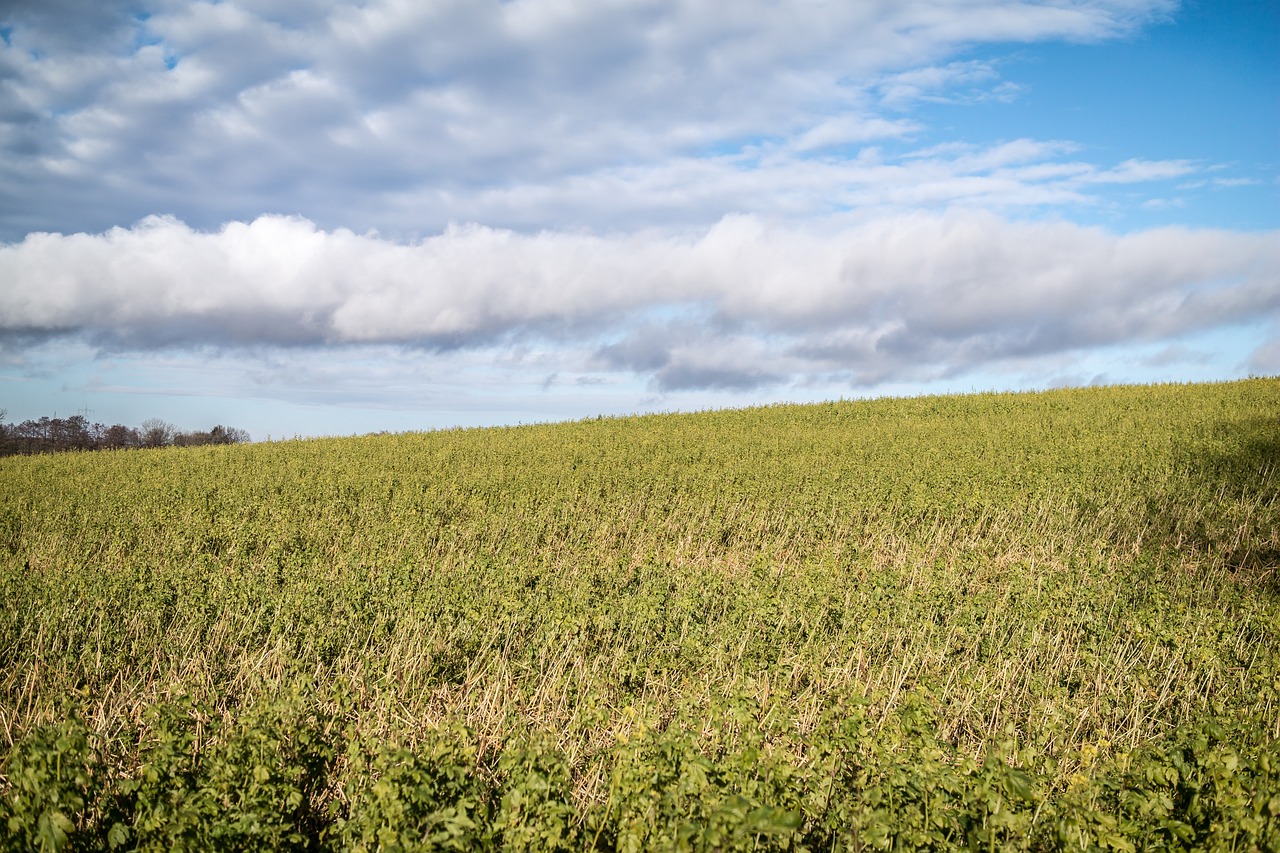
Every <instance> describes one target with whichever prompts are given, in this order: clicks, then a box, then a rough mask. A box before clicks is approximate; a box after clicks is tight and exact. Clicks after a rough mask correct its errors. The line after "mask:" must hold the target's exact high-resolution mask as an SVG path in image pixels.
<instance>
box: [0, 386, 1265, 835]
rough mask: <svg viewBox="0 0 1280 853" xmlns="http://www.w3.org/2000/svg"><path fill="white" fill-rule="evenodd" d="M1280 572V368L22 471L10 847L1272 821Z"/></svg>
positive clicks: (6, 688)
mask: <svg viewBox="0 0 1280 853" xmlns="http://www.w3.org/2000/svg"><path fill="white" fill-rule="evenodd" d="M1278 570H1280V380H1276V379H1256V380H1249V381H1244V382H1236V383H1224V384H1216V385H1194V386H1153V387H1132V388H1106V389H1087V390H1074V391H1056V392H1048V393H1041V394H1003V395H1002V394H984V395H971V396H964V397H932V398H919V399H910V400H883V401H870V402H841V403H830V404H821V405H813V406H775V407H768V408H764V409H755V410H747V411H735V412H708V413H702V414H696V415H663V416H646V417H637V418H621V419H601V420H591V421H583V422H579V423H571V424H557V425H539V426H528V427H520V428H509V429H498V430H461V431H448V432H435V433H422V434H405V435H387V436H370V437H365V438H353V439H326V440H315V441H294V442H281V443H274V444H261V445H241V446H233V447H208V448H175V449H167V450H156V451H147V452H109V453H96V454H66V455H59V456H46V457H29V458H18V459H3V460H0V602H3V606H0V810H2V811H0V815H2V819H0V835H4V833H5V831H6V827H7V832H8V835H7V836H6V837H7V838H8V839H11V841H10V842H9V843H10V847H11V848H12V849H116V848H119V849H160V848H164V849H262V848H264V847H292V848H296V849H311V848H315V849H370V850H372V849H388V850H391V849H437V848H439V849H449V848H450V845H452V846H453V848H454V849H470V848H474V847H481V848H483V847H490V848H520V849H601V850H618V849H636V850H638V849H691V850H692V849H700V850H713V849H726V850H728V849H757V848H758V849H814V850H819V849H821V850H831V849H837V850H855V849H863V848H874V849H889V848H897V849H915V848H934V849H950V848H964V849H978V848H984V849H994V848H1015V849H1116V850H1125V849H1202V848H1217V849H1237V850H1249V849H1257V850H1266V849H1275V846H1276V844H1277V832H1278V831H1280V830H1278V829H1277V827H1280V813H1278V811H1280V757H1277V742H1280V710H1278V708H1280V571H1278ZM0 849H3V848H0Z"/></svg>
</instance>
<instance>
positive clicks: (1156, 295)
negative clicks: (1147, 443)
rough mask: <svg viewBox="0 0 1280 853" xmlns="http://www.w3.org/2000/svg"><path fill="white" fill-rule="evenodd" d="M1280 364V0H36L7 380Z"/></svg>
mask: <svg viewBox="0 0 1280 853" xmlns="http://www.w3.org/2000/svg"><path fill="white" fill-rule="evenodd" d="M1277 374H1280V4H1276V3H1275V2H1274V0H1215V2H1207V0H1185V2H1175V0H1037V2H1030V1H1029V0H842V1H841V0H735V2H733V3H719V2H710V0H591V2H587V0H364V2H328V0H275V1H274V2H272V0H221V2H191V0H0V409H3V410H5V412H6V413H7V418H6V419H7V421H8V422H17V421H21V420H25V419H27V418H37V417H40V416H42V415H49V416H59V417H65V416H70V415H73V414H84V415H85V416H87V417H88V419H89V420H90V421H96V422H101V423H105V424H112V423H124V424H126V425H138V424H140V423H141V422H142V421H143V420H146V419H149V418H159V419H161V420H164V421H168V422H170V423H173V424H175V425H176V426H178V427H179V428H181V429H208V428H209V427H211V426H212V425H214V424H224V425H231V426H235V427H238V428H241V429H246V430H248V431H249V432H250V433H251V434H252V436H253V438H254V439H255V440H265V439H271V438H287V437H293V436H321V435H350V434H355V433H365V432H373V431H380V430H389V431H406V430H427V429H439V428H449V427H455V426H484V425H494V424H519V423H532V422H545V421H562V420H576V419H580V418H587V417H594V416H597V415H623V414H630V413H639V412H657V411H660V412H667V411H694V410H704V409H718V408H726V407H739V406H751V405H763V404H769V403H775V402H788V401H790V402H806V401H817V400H836V399H856V398H865V397H880V396H902V395H915V394H924V393H967V392H970V391H986V390H1000V391H1004V390H1034V389H1041V388H1051V387H1064V386H1086V385H1092V384H1115V383H1134V382H1138V383H1146V382H1188V381H1220V380H1230V379H1235V378H1240V377H1245V376H1272V375H1277Z"/></svg>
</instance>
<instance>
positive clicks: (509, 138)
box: [0, 0, 1174, 239]
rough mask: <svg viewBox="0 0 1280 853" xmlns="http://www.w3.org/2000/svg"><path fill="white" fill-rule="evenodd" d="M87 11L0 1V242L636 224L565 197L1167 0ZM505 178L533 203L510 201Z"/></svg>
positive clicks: (1149, 14)
mask: <svg viewBox="0 0 1280 853" xmlns="http://www.w3.org/2000/svg"><path fill="white" fill-rule="evenodd" d="M79 5H82V4H67V3H52V4H43V5H42V4H38V3H31V2H26V0H23V2H16V0H15V2H13V3H10V4H6V8H5V9H4V10H3V11H0V26H4V27H6V28H7V30H8V32H9V36H8V41H7V43H4V44H0V78H4V83H3V86H4V91H3V92H0V103H4V102H6V101H8V102H10V103H11V104H13V105H15V109H16V112H15V113H14V114H13V116H12V117H11V118H9V119H4V118H0V122H7V127H6V132H5V133H0V146H3V147H0V239H15V238H18V237H20V236H22V235H23V234H25V233H28V232H29V231H32V230H65V229H68V228H69V229H71V230H77V229H85V230H95V231H96V230H101V229H103V228H106V227H109V226H111V225H117V224H125V223H129V222H133V221H136V220H138V219H140V218H142V217H143V216H146V215H149V214H154V213H157V212H171V213H174V214H175V215H178V216H180V217H182V218H183V219H184V220H185V221H188V222H192V223H194V224H196V225H199V226H201V227H213V226H215V225H217V224H218V223H220V222H223V221H227V220H230V219H251V218H253V217H254V216H257V215H258V214H259V213H262V212H264V211H278V212H284V213H298V214H301V215H305V216H308V217H309V218H311V219H312V220H313V221H317V222H321V223H322V224H324V225H325V226H326V227H333V226H338V225H349V226H354V227H356V228H357V229H359V230H364V229H365V228H368V227H379V228H382V229H385V230H394V231H397V232H400V233H415V232H417V233H421V232H422V231H424V230H426V231H431V230H436V229H438V228H440V227H442V226H443V224H444V223H446V222H448V221H451V220H459V219H477V220H481V221H486V222H489V223H491V224H506V225H510V226H513V227H519V228H534V229H536V228H539V227H566V226H567V227H577V226H580V225H583V224H590V225H591V226H592V227H603V228H606V229H607V228H611V227H620V228H633V227H636V226H638V225H643V224H646V223H645V218H646V217H647V218H648V221H649V222H653V221H661V220H662V219H663V217H664V216H665V214H666V212H667V208H666V207H664V206H662V205H659V206H657V207H653V208H648V209H643V210H642V209H640V208H639V207H638V206H633V208H632V211H631V214H630V215H629V216H628V215H626V213H625V212H624V214H622V215H620V216H618V217H617V218H614V217H613V216H611V215H610V213H609V206H610V204H611V202H612V201H613V199H611V198H608V197H599V196H590V197H586V198H583V197H581V195H580V194H579V193H580V191H581V190H582V189H583V188H584V187H590V186H598V187H600V188H601V189H604V190H606V191H607V190H608V189H609V188H610V186H611V181H610V180H609V177H610V176H613V175H617V174H620V173H644V172H650V171H651V172H653V174H654V175H655V176H656V177H655V180H660V179H661V175H662V174H663V172H664V170H667V169H669V168H671V164H672V163H678V162H679V161H681V160H683V159H695V160H702V159H706V158H708V157H710V158H711V159H712V162H713V165H715V164H714V158H715V157H716V156H718V155H717V154H716V153H715V152H718V151H732V150H738V149H740V148H742V147H743V146H744V145H746V146H749V145H750V144H752V143H753V140H757V141H758V140H765V141H772V142H773V143H775V148H774V150H775V151H790V152H793V153H794V152H810V153H813V152H819V153H821V152H822V151H825V150H828V149H830V148H831V147H832V146H842V145H850V144H860V143H864V142H866V141H868V140H879V139H901V138H903V137H909V136H910V135H911V134H912V133H914V132H916V131H917V130H919V129H920V125H919V123H918V122H917V121H916V120H914V119H912V118H904V117H902V116H900V115H899V116H886V115H883V114H881V111H880V110H881V107H882V106H883V102H880V103H878V102H877V94H876V92H877V91H878V90H877V89H876V87H877V86H878V85H879V86H881V87H884V86H890V87H892V86H897V87H898V88H897V89H894V91H899V92H900V94H898V95H886V96H885V97H888V98H889V100H891V101H893V100H895V99H896V100H897V101H898V102H899V106H901V105H903V104H905V102H906V101H907V100H910V97H924V96H926V95H927V96H928V97H931V98H944V99H945V98H948V97H956V98H959V99H972V98H973V97H976V96H977V95H976V94H975V93H978V94H981V93H986V94H985V95H982V96H983V97H988V96H989V97H1005V96H1007V95H1008V94H1009V93H1010V91H1011V87H1012V86H1014V85H1015V84H1010V83H1009V82H1008V81H1001V80H1000V79H999V75H998V73H997V71H996V67H995V66H994V65H993V64H991V63H990V62H981V61H961V62H954V61H948V60H950V56H951V54H953V53H954V52H956V51H958V50H962V49H965V48H967V47H969V46H972V45H974V44H977V43H982V42H990V43H995V42H1005V41H1034V40H1042V39H1053V38H1067V39H1081V40H1097V39H1103V38H1109V37H1113V36H1116V35H1122V34H1126V33H1128V32H1131V31H1132V30H1133V29H1135V28H1136V27H1138V26H1141V25H1143V24H1144V23H1147V22H1149V21H1151V20H1153V19H1155V18H1158V17H1159V16H1161V15H1164V14H1166V13H1167V12H1168V11H1169V9H1170V8H1171V7H1172V5H1174V4H1172V3H1171V2H1169V0H1064V2H1060V3H1054V4H1048V5H1046V4H1041V3H1033V2H1007V0H939V2H930V3H896V2H893V3H891V2H863V3H826V2H817V0H792V1H791V2H786V3H774V2H766V1H765V0H743V2H736V3H734V4H733V6H732V9H726V8H725V7H724V6H723V4H719V5H717V4H709V3H706V2H705V1H704V0H610V2H600V3H565V2H562V0H519V2H514V3H503V2H498V0H466V2H462V0H445V2H437V3H429V4H424V3H410V2H404V0H375V2H369V3H362V4H355V3H338V4H327V3H312V2H293V3H272V4H262V3H257V2H251V0H224V2H220V3H207V2H179V0H152V2H143V3H140V4H132V3H131V4H113V3H109V2H108V3H103V4H94V9H93V11H92V12H85V11H84V10H83V9H78V6H79ZM63 6H68V8H62V7H63ZM71 7H76V8H77V10H78V11H75V12H72V11H71ZM59 9H60V10H61V12H59ZM51 10H52V11H51ZM141 10H146V12H147V13H149V14H140V13H139V12H140V11H141ZM82 19H83V20H86V21H89V23H88V24H85V25H84V26H80V24H79V23H78V22H80V21H81V20H82ZM68 21H70V23H68ZM64 30H65V31H64ZM877 81H879V82H877ZM885 81H896V83H887V82H885ZM904 87H905V88H904ZM908 89H909V90H910V91H912V92H915V93H916V94H915V95H913V96H910V97H909V96H908V94H905V93H906V92H907V90H908ZM886 91H887V90H886ZM1002 93H1003V94H1002ZM881 95H884V92H881ZM708 152H712V153H710V154H708ZM796 168H797V174H798V175H799V176H803V173H804V167H803V165H802V164H801V165H799V166H797V167H796ZM1100 174H1102V173H1100ZM728 190H729V191H730V192H729V195H728V196H726V197H724V198H720V197H716V196H715V191H716V188H715V186H714V184H713V186H711V187H708V188H703V189H700V190H699V191H698V193H697V194H699V195H701V196H702V197H703V198H704V199H705V202H704V204H703V205H702V207H700V209H699V216H700V218H699V219H698V220H697V221H698V222H699V223H700V224H704V225H705V224H707V223H709V222H713V221H715V220H716V219H718V218H719V217H721V216H723V215H725V214H726V213H730V212H735V211H738V212H742V211H749V210H755V209H758V208H749V207H743V206H742V205H741V204H740V201H741V197H740V196H739V195H736V194H734V193H733V192H732V187H729V188H728ZM507 193H515V194H523V197H524V198H525V199H526V200H528V199H531V198H534V197H537V198H538V199H540V201H539V205H540V206H539V207H538V208H536V209H533V210H527V211H519V210H517V211H516V212H515V213H513V214H512V215H506V211H505V210H504V208H503V204H505V203H507V202H508V201H511V199H507V198H504V194H507ZM486 194H489V195H491V196H492V199H491V203H488V204H486V203H484V201H483V197H484V196H485V195H486ZM774 201H779V203H781V204H783V205H784V206H787V205H788V204H789V203H790V204H793V205H798V206H797V207H795V208H794V210H795V212H796V214H797V215H801V214H804V213H810V212H815V207H814V204H813V203H812V202H807V203H806V202H804V201H803V200H801V199H795V198H793V199H789V200H788V199H781V200H778V199H776V198H766V199H764V200H763V201H762V202H761V205H762V207H761V208H759V209H763V206H764V205H766V204H768V203H772V202H774ZM388 211H391V212H390V213H388ZM821 211H822V206H821V205H819V206H818V208H817V211H816V212H821Z"/></svg>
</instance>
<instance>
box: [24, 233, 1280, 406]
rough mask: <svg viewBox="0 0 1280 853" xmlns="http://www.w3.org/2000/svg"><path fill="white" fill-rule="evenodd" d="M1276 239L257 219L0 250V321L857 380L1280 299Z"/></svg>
mask: <svg viewBox="0 0 1280 853" xmlns="http://www.w3.org/2000/svg"><path fill="white" fill-rule="evenodd" d="M1278 237H1280V235H1277V234H1276V233H1237V232H1228V231H1218V230H1208V229H1204V230H1192V229H1185V228H1162V229H1155V230H1149V231H1144V232H1138V233H1133V234H1127V235H1115V234H1112V233H1109V232H1107V231H1105V230H1101V229H1097V228H1086V227H1082V226H1079V225H1074V224H1070V223H1066V222H1018V221H1012V220H1008V219H1005V218H1002V217H1000V216H998V215H996V214H993V213H990V212H984V211H980V210H968V209H957V210H952V211H948V212H946V213H941V214H932V213H916V214H909V215H900V216H892V217H885V218H881V219H876V220H874V221H869V222H864V223H860V224H855V225H845V226H837V227H832V228H829V229H827V230H826V231H821V230H817V229H814V228H812V227H809V228H803V229H802V228H798V227H795V226H791V225H788V224H785V223H770V222H767V221H765V220H762V219H761V218H759V217H755V216H729V217H725V218H724V219H722V220H720V221H719V222H717V223H716V224H715V225H713V226H712V227H710V228H708V229H706V230H704V231H701V232H699V233H695V234H688V235H672V234H670V233H663V232H656V231H653V232H645V231H641V232H633V233H627V234H621V235H613V236H608V235H594V234H588V233H570V232H552V231H547V232H541V233H536V234H521V233H517V232H513V231H510V230H502V229H495V228H489V227H483V226H478V225H461V226H455V227H450V228H449V229H448V230H446V231H444V232H443V233H441V234H438V235H436V236H432V237H429V238H426V239H422V240H417V241H413V242H393V241H390V240H386V239H382V238H379V237H378V236H377V235H375V234H356V233H354V232H351V231H348V230H343V229H336V230H323V229H320V228H318V227H317V226H316V225H315V224H314V223H312V222H310V221H307V220H305V219H301V218H297V217H280V216H263V217H259V218H257V219H255V220H253V221H251V222H234V223H230V224H228V225H226V226H224V227H222V228H221V229H220V230H217V231H213V232H202V231H198V230H195V229H192V228H191V227H189V226H188V225H186V224H184V223H182V222H180V221H177V220H175V219H172V218H150V219H147V220H145V221H143V222H141V223H139V224H137V225H136V226H134V227H132V228H128V229H123V228H115V229H111V230H109V231H107V232H104V233H100V234H72V235H61V234H47V233H41V234H32V235H29V236H28V237H26V238H25V239H24V240H23V241H21V242H19V243H15V244H10V245H6V246H3V247H0V282H3V284H0V330H3V334H4V335H7V336H9V337H10V338H15V337H22V336H26V337H30V336H59V335H67V336H80V337H85V338H88V339H89V340H92V341H94V342H96V344H97V345H98V346H99V347H102V348H104V349H107V350H110V349H129V350H146V349H149V348H165V347H187V346H191V345H208V346H213V347H255V346H267V347H320V346H325V347H328V346H333V345H359V344H391V345H397V346H408V347H413V348H423V349H427V350H435V351H443V350H486V351H495V350H496V351H502V350H510V349H512V348H515V347H519V346H527V345H529V344H531V343H534V344H545V343H551V344H554V345H555V346H557V347H560V348H564V349H567V350H570V351H574V352H579V353H581V364H580V365H579V369H580V370H583V371H591V370H595V371H599V372H602V373H608V372H624V373H629V374H634V375H636V376H641V377H647V378H648V379H649V381H650V382H651V383H652V385H653V386H654V387H655V388H657V389H658V390H660V391H668V390H686V389H695V388H747V387H758V386H762V385H769V384H777V383H783V382H804V381H824V382H831V381H843V382H847V383H849V384H851V385H872V384H876V383H881V382H887V381H908V380H913V379H929V378H936V377H939V376H945V375H954V374H957V373H962V372H964V371H966V370H972V369H975V368H979V367H982V366H989V365H993V364H999V363H1000V362H1001V361H1003V360H1007V359H1016V358H1025V357H1031V356H1039V355H1045V354H1053V353H1067V352H1071V351H1073V350H1077V349H1082V348H1087V347H1097V346H1106V345H1110V344H1117V343H1124V342H1128V343H1132V342H1135V341H1141V342H1159V341H1166V340H1173V339H1174V338H1176V337H1178V336H1180V335H1184V334H1186V333H1191V332H1201V331H1206V330H1212V329H1219V328H1223V327H1230V326H1232V325H1234V324H1242V323H1248V322H1252V321H1256V320H1257V319H1258V318H1259V317H1268V316H1271V317H1274V316H1276V315H1277V314H1280V273H1278V272H1277V271H1280V239H1278Z"/></svg>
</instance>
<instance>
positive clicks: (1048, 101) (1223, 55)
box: [913, 0, 1280, 229]
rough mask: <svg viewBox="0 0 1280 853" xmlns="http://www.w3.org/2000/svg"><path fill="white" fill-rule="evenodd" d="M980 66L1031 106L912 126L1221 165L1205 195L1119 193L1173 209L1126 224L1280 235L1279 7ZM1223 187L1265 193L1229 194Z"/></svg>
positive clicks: (1258, 5)
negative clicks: (1279, 231) (991, 68)
mask: <svg viewBox="0 0 1280 853" xmlns="http://www.w3.org/2000/svg"><path fill="white" fill-rule="evenodd" d="M977 55H978V57H979V58H982V59H994V60H995V61H996V63H997V66H996V67H997V69H998V70H999V71H1000V73H1001V75H1002V77H1003V78H1004V79H1005V80H1008V81H1010V82H1013V83H1015V84H1017V85H1018V86H1020V87H1021V89H1022V91H1021V94H1020V96H1019V97H1018V98H1017V99H1015V100H1014V101H1013V102H1012V103H1002V102H999V101H994V100H993V101H990V102H987V103H976V104H975V103H963V104H934V103H931V104H926V105H922V106H919V107H918V108H917V109H915V110H913V116H914V117H916V118H919V119H921V120H922V121H923V122H924V123H925V124H926V125H928V127H929V132H928V136H929V138H930V141H949V140H963V141H967V142H972V143H979V144H985V143H991V142H996V141H1000V140H1008V139H1015V138H1020V137H1029V138H1033V139H1039V140H1070V141H1073V142H1077V143H1079V144H1080V145H1081V146H1082V148H1081V150H1080V151H1079V152H1078V153H1077V156H1078V157H1079V158H1080V159H1082V160H1086V161H1088V162H1092V163H1095V164H1098V165H1100V166H1107V165H1114V164H1117V163H1120V162H1123V161H1125V160H1128V159H1131V158H1136V159H1144V160H1190V161H1192V162H1193V163H1194V164H1195V165H1196V166H1197V167H1200V168H1205V169H1207V168H1210V167H1217V166H1222V167H1224V168H1221V169H1218V170H1217V171H1214V172H1212V173H1211V174H1209V175H1207V176H1201V177H1205V178H1207V183H1206V184H1205V185H1203V186H1199V187H1196V186H1190V187H1189V186H1186V185H1187V184H1188V182H1189V181H1188V180H1187V179H1184V180H1175V181H1171V182H1169V183H1168V185H1167V186H1164V185H1161V186H1147V185H1119V186H1116V187H1114V188H1112V189H1113V192H1112V195H1113V196H1114V197H1115V198H1116V199H1117V200H1118V201H1120V202H1121V203H1123V202H1124V201H1125V199H1126V198H1129V197H1134V196H1138V195H1140V196H1141V197H1142V198H1150V197H1163V198H1164V199H1165V200H1166V201H1169V202H1172V203H1171V204H1170V205H1169V206H1167V207H1163V208H1160V207H1156V208H1145V209H1144V208H1140V207H1137V205H1136V203H1135V206H1134V209H1132V210H1131V212H1130V213H1131V218H1130V220H1129V221H1125V222H1122V223H1121V224H1127V225H1132V226H1135V227H1143V226H1147V225H1152V224H1163V223H1164V222H1165V221H1167V222H1178V223H1181V224H1186V225H1202V226H1218V227H1226V228H1244V229H1266V228H1274V227H1277V226H1278V225H1280V185H1278V184H1277V178H1280V3H1277V2H1276V1H1275V0H1227V1H1226V2H1206V0H1191V2H1187V3H1185V4H1184V5H1183V7H1182V8H1181V9H1180V10H1179V12H1178V13H1177V15H1176V17H1175V19H1174V20H1173V21H1172V22H1170V23H1158V24H1153V25H1149V26H1148V27H1146V28H1144V29H1143V30H1141V31H1139V32H1137V33H1135V34H1133V35H1131V36H1129V37H1126V38H1122V39H1113V40H1108V41H1104V42H1100V43H1096V44H1076V43H1069V42H1052V43H1046V44H1040V45H1034V46H1011V47H1009V48H1008V49H1003V48H1001V47H995V48H992V49H987V50H983V51H981V52H980V54H977ZM1218 178H1221V179H1228V180H1232V179H1248V180H1253V181H1256V183H1254V184H1251V185H1244V186H1230V185H1227V186H1223V185H1220V184H1217V183H1215V182H1214V179H1218ZM1135 190H1138V191H1140V192H1135ZM1176 199H1181V203H1179V202H1177V201H1176ZM1135 202H1136V199H1135ZM1103 221H1104V222H1105V221H1106V220H1105V219H1104V220H1103ZM1112 224H1115V223H1112Z"/></svg>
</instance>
